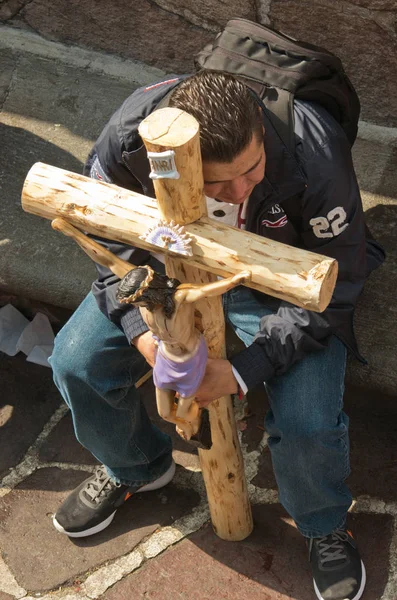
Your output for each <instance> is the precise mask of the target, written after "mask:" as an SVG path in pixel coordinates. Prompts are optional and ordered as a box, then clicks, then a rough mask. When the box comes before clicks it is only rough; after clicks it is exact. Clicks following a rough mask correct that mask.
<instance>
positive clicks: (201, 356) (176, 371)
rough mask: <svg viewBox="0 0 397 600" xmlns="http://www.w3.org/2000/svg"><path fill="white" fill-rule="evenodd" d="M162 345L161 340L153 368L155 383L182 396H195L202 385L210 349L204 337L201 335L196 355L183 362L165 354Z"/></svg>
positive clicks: (160, 387) (162, 388)
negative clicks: (171, 358)
mask: <svg viewBox="0 0 397 600" xmlns="http://www.w3.org/2000/svg"><path fill="white" fill-rule="evenodd" d="M161 346H162V342H159V346H158V351H157V356H156V364H155V365H154V369H153V381H154V385H155V386H156V387H157V388H159V389H161V390H164V389H167V390H175V392H178V393H179V395H180V396H181V397H182V398H189V397H190V396H193V395H194V393H195V391H196V390H197V389H198V388H199V387H200V384H201V382H202V380H203V377H204V373H205V367H206V364H207V358H208V350H207V344H206V343H205V340H204V337H203V336H201V338H200V342H199V345H198V348H197V350H196V353H195V354H194V356H192V357H191V358H189V359H188V360H185V361H183V362H175V361H174V360H170V359H169V358H167V357H166V356H164V354H163V353H162V352H161Z"/></svg>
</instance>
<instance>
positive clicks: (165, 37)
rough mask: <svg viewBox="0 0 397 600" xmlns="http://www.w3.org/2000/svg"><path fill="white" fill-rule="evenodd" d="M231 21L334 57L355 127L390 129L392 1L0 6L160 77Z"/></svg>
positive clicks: (28, 1)
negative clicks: (358, 109) (354, 96)
mask: <svg viewBox="0 0 397 600" xmlns="http://www.w3.org/2000/svg"><path fill="white" fill-rule="evenodd" d="M233 17H243V18H246V19H252V20H255V21H257V22H260V23H267V24H271V25H273V26H275V27H276V28H277V29H280V30H282V31H284V32H285V33H287V34H289V35H291V36H293V37H295V38H299V39H302V40H305V41H310V42H312V43H315V44H318V45H321V46H323V47H325V48H327V49H329V50H331V51H332V52H334V53H336V54H337V55H339V56H340V57H341V58H342V60H343V62H344V64H345V67H346V71H347V73H348V75H349V76H350V78H351V80H352V81H353V83H354V85H355V86H356V88H357V91H358V93H359V95H360V98H361V103H362V115H361V117H362V119H363V120H365V121H370V122H372V123H376V124H379V125H386V126H389V127H395V126H397V102H396V97H397V2H396V0H348V1H347V0H346V1H345V0H227V1H225V0H195V1H193V0H51V2H49V1H48V0H2V2H1V3H0V21H1V22H2V23H6V24H8V25H10V26H14V27H22V28H27V29H30V30H32V31H35V32H37V33H39V34H40V35H41V36H43V37H45V38H47V39H49V40H53V41H59V42H63V43H67V44H73V45H78V46H83V47H86V48H90V49H94V50H102V51H106V52H111V53H114V54H117V55H119V56H121V57H125V58H130V59H134V60H137V61H141V62H143V63H145V64H148V65H151V66H155V67H159V68H160V69H163V70H165V71H167V72H174V73H175V72H177V73H178V72H179V73H180V72H189V71H191V70H192V68H193V61H192V58H193V56H194V54H195V53H196V52H197V51H199V50H200V49H201V48H202V47H203V46H204V45H205V44H206V43H207V42H208V41H209V40H211V39H212V38H213V36H214V34H215V33H216V32H217V31H219V30H220V29H221V28H222V27H223V25H224V24H225V23H226V21H227V20H228V19H230V18H233Z"/></svg>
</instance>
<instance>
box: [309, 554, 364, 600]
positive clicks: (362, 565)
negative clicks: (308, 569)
mask: <svg viewBox="0 0 397 600" xmlns="http://www.w3.org/2000/svg"><path fill="white" fill-rule="evenodd" d="M361 569H362V578H361V585H360V589H359V590H358V592H357V594H356V595H355V596H354V598H352V599H351V600H360V598H361V596H362V595H363V592H364V588H365V584H366V582H367V576H366V573H365V567H364V563H363V561H361ZM313 585H314V591H315V592H316V596H317V598H318V600H324V598H323V597H322V595H321V594H320V592H319V589H318V587H317V586H316V582H315V581H314V579H313ZM345 600H350V599H349V598H345Z"/></svg>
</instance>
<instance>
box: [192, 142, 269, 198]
mask: <svg viewBox="0 0 397 600" xmlns="http://www.w3.org/2000/svg"><path fill="white" fill-rule="evenodd" d="M265 164H266V155H265V149H264V146H263V141H262V140H261V141H258V139H257V137H256V136H255V135H254V136H253V138H252V140H251V142H250V143H249V145H248V146H247V147H246V148H245V149H244V150H243V151H242V152H241V153H240V154H239V155H238V156H237V157H236V158H235V159H234V160H232V162H230V163H221V162H203V174H204V192H205V194H206V195H207V196H209V197H210V198H216V199H217V200H222V201H223V202H228V203H229V204H242V203H243V202H244V200H246V198H248V196H249V195H250V194H251V192H252V190H253V189H254V187H255V186H256V185H257V184H258V183H259V182H260V181H262V179H263V177H264V175H265Z"/></svg>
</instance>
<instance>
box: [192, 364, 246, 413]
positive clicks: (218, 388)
mask: <svg viewBox="0 0 397 600" xmlns="http://www.w3.org/2000/svg"><path fill="white" fill-rule="evenodd" d="M237 391H238V384H237V380H236V378H235V376H234V375H233V371H232V365H231V363H230V362H229V361H228V360H223V359H221V358H209V359H208V361H207V366H206V369H205V375H204V379H203V381H202V382H201V385H200V387H199V388H198V390H197V391H196V393H195V399H196V402H197V404H198V405H199V406H200V408H204V407H205V406H208V404H210V403H211V402H212V401H213V400H217V399H218V398H220V397H221V396H225V395H226V394H236V393H237Z"/></svg>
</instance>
